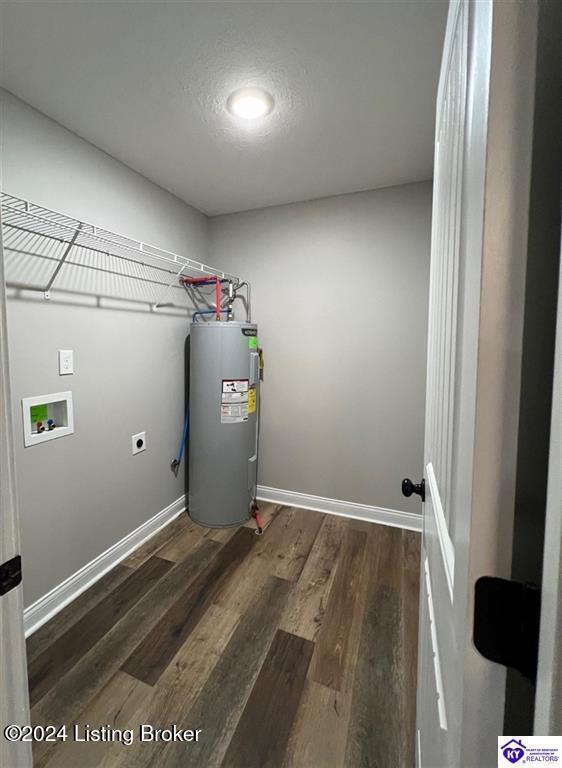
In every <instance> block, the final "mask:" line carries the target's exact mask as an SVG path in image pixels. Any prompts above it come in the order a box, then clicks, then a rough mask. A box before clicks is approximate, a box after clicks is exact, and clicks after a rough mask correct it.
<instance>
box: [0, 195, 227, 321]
mask: <svg viewBox="0 0 562 768" xmlns="http://www.w3.org/2000/svg"><path fill="white" fill-rule="evenodd" d="M2 233H3V245H4V259H5V272H6V284H7V285H8V286H9V287H11V288H17V289H20V290H31V291H40V292H42V293H43V294H44V295H45V298H49V296H50V291H51V290H57V291H64V292H71V293H79V294H86V295H94V296H97V297H109V298H116V299H126V300H130V301H138V302H142V303H148V304H150V305H151V307H152V308H153V309H157V308H158V307H162V306H172V307H179V308H182V309H186V310H190V309H191V307H192V305H191V302H190V298H189V296H188V295H187V293H186V291H185V290H184V289H183V288H182V287H181V286H180V284H179V278H180V276H182V275H205V274H208V275H218V276H219V277H222V278H227V279H232V280H233V281H238V279H239V278H238V276H237V275H233V274H229V273H228V272H224V271H223V270H220V269H216V268H215V267H211V266H209V265H207V264H204V263H203V262H200V261H196V260H194V259H190V258H188V257H186V256H180V255H178V254H175V253H172V252H170V251H166V250H164V249H162V248H158V247H156V246H154V245H149V244H148V243H144V242H142V241H140V240H134V239H132V238H130V237H125V236H123V235H119V234H116V233H114V232H110V231H109V230H107V229H102V228H101V227H96V226H94V225H93V224H89V223H88V222H85V221H79V220H78V219H74V218H71V217H69V216H66V215H64V214H62V213H58V212H56V211H52V210H50V209H48V208H43V207H42V206H39V205H35V204H34V203H30V202H28V201H27V200H22V199H21V198H18V197H14V196H13V195H9V194H7V193H2Z"/></svg>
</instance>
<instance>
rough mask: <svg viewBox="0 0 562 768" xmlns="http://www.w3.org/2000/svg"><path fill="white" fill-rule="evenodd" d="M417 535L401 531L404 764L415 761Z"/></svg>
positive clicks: (418, 557) (418, 586)
mask: <svg viewBox="0 0 562 768" xmlns="http://www.w3.org/2000/svg"><path fill="white" fill-rule="evenodd" d="M420 545H421V536H420V535H419V534H418V533H414V532H413V531H402V562H403V568H402V585H401V587H402V588H401V591H400V597H401V602H402V647H403V654H402V665H403V669H404V684H403V686H402V723H403V724H404V732H403V743H404V766H406V767H407V768H412V766H413V765H414V764H415V750H416V687H417V669H418V620H419V617H418V606H419V593H420Z"/></svg>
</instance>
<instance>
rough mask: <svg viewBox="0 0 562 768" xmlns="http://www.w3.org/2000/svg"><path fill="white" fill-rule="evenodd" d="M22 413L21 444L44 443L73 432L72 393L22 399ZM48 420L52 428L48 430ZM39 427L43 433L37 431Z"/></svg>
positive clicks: (26, 445) (56, 393)
mask: <svg viewBox="0 0 562 768" xmlns="http://www.w3.org/2000/svg"><path fill="white" fill-rule="evenodd" d="M21 407H22V412H23V442H24V445H25V447H26V448H28V447H29V446H30V445H38V444H39V443H46V442H47V441H48V440H55V439H56V438H57V437H66V435H71V434H72V433H73V432H74V410H73V407H72V392H55V393H54V394H52V395H36V396H35V397H24V398H23V399H22V401H21ZM49 419H52V420H53V424H54V427H53V429H49V426H48V422H49ZM40 422H41V426H42V427H43V428H44V431H39V430H40V426H39V423H40Z"/></svg>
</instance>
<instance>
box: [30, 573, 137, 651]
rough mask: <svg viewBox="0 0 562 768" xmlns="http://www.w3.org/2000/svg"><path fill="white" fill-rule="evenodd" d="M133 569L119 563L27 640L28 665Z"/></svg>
mask: <svg viewBox="0 0 562 768" xmlns="http://www.w3.org/2000/svg"><path fill="white" fill-rule="evenodd" d="M130 574H131V569H130V568H127V567H126V566H124V565H123V564H122V563H119V564H118V565H116V566H115V567H114V568H112V569H111V570H110V571H108V572H107V573H106V574H104V575H103V576H102V577H101V579H99V580H98V581H96V583H95V584H93V585H92V586H91V587H90V588H89V589H87V590H86V591H85V592H82V594H81V595H78V597H77V598H76V599H75V600H73V601H72V602H71V603H70V604H69V605H67V606H66V607H65V608H63V609H62V611H59V613H57V615H56V616H53V618H52V619H49V621H48V622H47V623H46V624H43V626H42V627H40V628H39V629H38V630H37V631H36V632H34V633H33V634H32V635H31V636H30V637H28V638H27V640H26V652H27V663H28V664H29V663H30V662H31V661H33V659H35V658H36V657H37V656H39V654H41V653H43V651H44V650H45V649H46V648H48V647H49V646H50V645H52V644H53V643H54V641H55V640H56V639H57V637H60V636H61V635H62V634H63V632H66V630H67V629H68V628H69V627H71V626H72V625H73V624H76V622H77V621H78V620H79V619H81V618H82V616H84V615H85V614H86V613H88V611H90V610H91V609H92V608H93V607H94V606H95V605H97V603H99V601H100V600H101V599H102V598H104V597H105V596H106V595H108V594H109V593H110V592H112V591H113V590H114V589H115V587H117V585H118V584H120V583H121V582H122V581H124V580H125V579H126V578H127V576H130Z"/></svg>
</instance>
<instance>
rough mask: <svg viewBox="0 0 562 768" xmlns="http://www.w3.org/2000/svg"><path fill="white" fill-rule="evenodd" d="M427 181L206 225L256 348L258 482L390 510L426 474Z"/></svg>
mask: <svg viewBox="0 0 562 768" xmlns="http://www.w3.org/2000/svg"><path fill="white" fill-rule="evenodd" d="M430 223H431V184H430V183H422V184H411V185H405V186H399V187H391V188H387V189H382V190H377V191H373V192H364V193H358V194H355V195H344V196H340V197H334V198H327V199H324V200H318V201H313V202H307V203H297V204H293V205H287V206H279V207H273V208H266V209H263V210H258V211H250V212H247V213H240V214H230V215H227V216H219V217H215V218H212V219H211V220H210V232H209V234H210V239H209V254H210V255H209V258H210V259H211V260H212V261H213V263H220V264H221V265H223V268H224V269H232V270H235V271H238V272H239V273H240V274H243V275H244V276H246V277H248V279H250V280H251V281H252V288H253V293H254V301H253V318H252V319H253V320H255V321H256V322H257V323H258V324H259V339H260V345H261V346H263V347H264V350H265V361H266V371H265V383H264V386H263V387H262V430H261V443H260V465H259V482H260V484H262V485H267V486H272V487H276V488H282V489H284V490H291V491H299V492H302V493H309V494H313V495H318V496H325V497H329V498H333V499H340V500H345V501H352V502H359V503H362V504H369V505H374V506H381V507H387V508H391V509H403V510H408V511H417V512H419V511H421V510H420V504H419V501H418V500H417V497H415V499H414V500H412V499H410V500H407V499H405V498H403V497H402V495H401V493H400V482H401V480H402V478H403V477H404V476H406V475H409V476H410V477H412V479H415V480H417V479H419V478H420V477H421V476H422V471H423V427H424V407H425V402H424V399H425V366H426V358H425V354H426V332H427V329H426V325H427V323H426V318H427V301H428V285H429V252H430Z"/></svg>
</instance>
